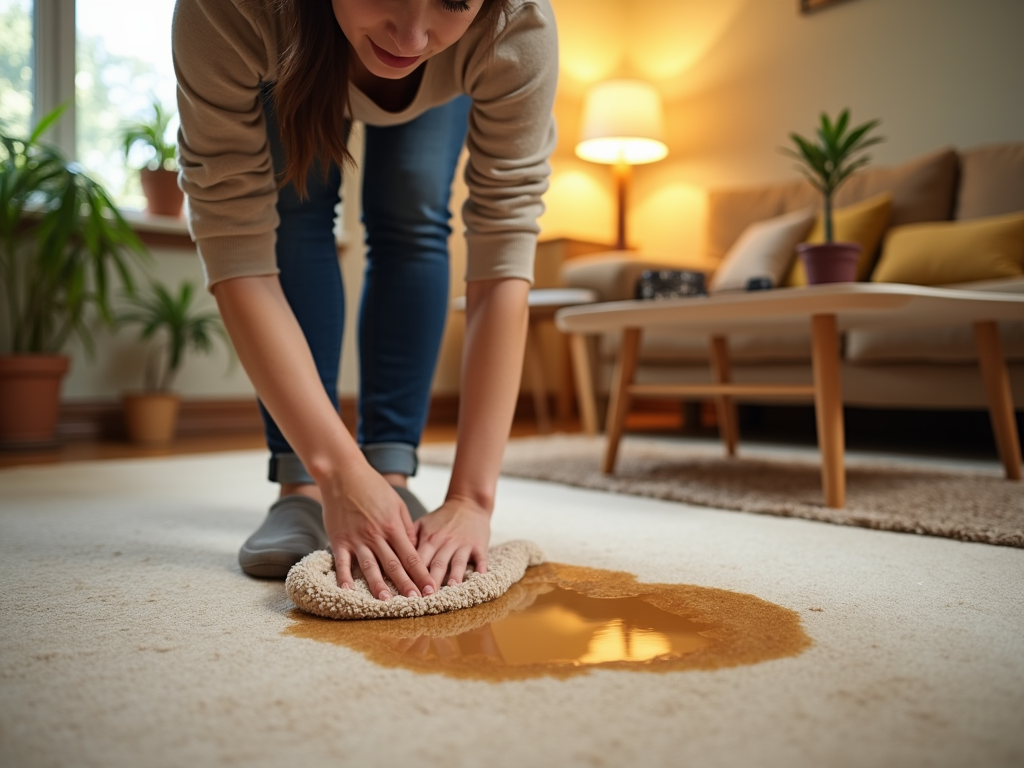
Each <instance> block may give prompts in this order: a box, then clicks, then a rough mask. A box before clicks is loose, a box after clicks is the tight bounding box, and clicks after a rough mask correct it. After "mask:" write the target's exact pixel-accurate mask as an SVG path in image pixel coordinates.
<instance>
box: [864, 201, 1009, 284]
mask: <svg viewBox="0 0 1024 768" xmlns="http://www.w3.org/2000/svg"><path fill="white" fill-rule="evenodd" d="M1021 274H1024V212H1022V213H1013V214H1010V215H1009V216H992V217H990V218H985V219H972V220H970V221H940V222H935V223H931V224H908V225H907V226H905V227H896V228H894V229H893V230H891V231H890V232H889V235H888V237H886V239H885V248H884V249H883V251H882V258H881V259H879V261H878V267H877V268H876V269H875V273H874V275H873V276H872V278H871V279H872V280H873V281H874V282H876V283H910V284H912V285H948V284H950V283H969V282H973V281H975V280H991V279H993V278H997V277H1013V276H1014V275H1021Z"/></svg>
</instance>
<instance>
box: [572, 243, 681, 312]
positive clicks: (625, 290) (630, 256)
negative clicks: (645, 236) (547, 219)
mask: <svg viewBox="0 0 1024 768" xmlns="http://www.w3.org/2000/svg"><path fill="white" fill-rule="evenodd" d="M683 268H684V267H682V266H680V264H679V263H678V261H675V262H673V261H670V260H669V259H667V258H666V259H659V258H653V257H649V256H643V255H640V254H637V253H634V252H633V251H608V252H607V253H598V254H593V255H589V256H580V257H577V258H575V259H570V260H569V261H567V262H565V263H564V264H562V269H561V279H562V284H563V285H565V286H567V287H569V288H589V289H590V290H592V291H594V292H596V293H597V296H598V300H599V301H626V300H629V299H632V298H633V297H634V295H635V290H636V281H637V279H638V278H639V277H640V275H641V273H642V272H644V271H645V270H648V269H683Z"/></svg>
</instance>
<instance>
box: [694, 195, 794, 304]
mask: <svg viewBox="0 0 1024 768" xmlns="http://www.w3.org/2000/svg"><path fill="white" fill-rule="evenodd" d="M812 224H814V209H813V208H806V209H804V210H802V211H796V212H795V213H787V214H785V215H784V216H778V217H776V218H774V219H768V220H767V221H758V222H755V223H754V224H751V225H750V226H749V227H747V228H746V229H745V230H744V231H743V234H742V235H740V237H739V240H737V241H736V243H735V244H734V245H733V247H732V248H730V249H729V252H728V253H727V254H726V255H725V258H724V259H722V264H721V266H720V267H719V268H718V269H717V270H716V271H715V275H714V277H712V278H711V285H710V286H709V288H710V290H711V292H712V293H715V292H717V291H738V290H743V289H744V288H746V287H747V280H749V279H750V278H752V277H770V278H771V279H772V283H773V284H774V285H779V283H780V282H781V281H782V277H783V275H785V274H786V270H787V269H789V263H790V261H791V260H792V258H793V252H794V250H795V249H796V246H797V244H798V243H801V242H803V239H804V238H805V237H807V233H808V232H810V231H811V225H812Z"/></svg>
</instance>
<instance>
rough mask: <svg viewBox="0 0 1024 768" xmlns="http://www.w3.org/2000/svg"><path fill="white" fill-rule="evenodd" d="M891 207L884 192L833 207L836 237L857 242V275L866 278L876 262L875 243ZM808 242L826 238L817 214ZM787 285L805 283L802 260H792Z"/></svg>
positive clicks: (840, 240)
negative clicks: (841, 206)
mask: <svg viewBox="0 0 1024 768" xmlns="http://www.w3.org/2000/svg"><path fill="white" fill-rule="evenodd" d="M891 211H892V197H890V196H889V194H888V193H887V192H883V193H882V194H880V195H876V196H875V197H872V198H869V199H868V200H864V201H862V202H860V203H854V204H853V205H848V206H846V207H845V208H836V209H835V211H833V213H832V219H833V222H832V223H833V226H834V228H835V229H834V232H833V235H834V237H835V241H836V242H837V243H857V245H859V246H860V247H861V254H860V260H859V261H858V262H857V279H858V280H865V279H867V277H868V275H870V274H871V268H872V267H873V266H874V264H875V254H876V253H877V252H878V244H879V243H880V242H881V241H882V235H883V234H884V233H885V227H886V225H887V224H888V223H889V215H890V212H891ZM807 242H808V243H824V242H825V223H824V217H823V216H822V215H821V214H818V217H817V219H816V220H815V222H814V229H812V230H811V234H810V235H808V236H807ZM785 284H786V285H787V286H799V285H807V274H806V273H805V272H804V265H803V262H802V261H800V260H799V259H794V260H793V266H792V268H791V269H790V270H789V276H788V277H787V278H786V282H785Z"/></svg>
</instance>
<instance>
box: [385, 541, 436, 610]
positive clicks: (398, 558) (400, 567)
mask: <svg viewBox="0 0 1024 768" xmlns="http://www.w3.org/2000/svg"><path fill="white" fill-rule="evenodd" d="M382 544H383V546H385V547H387V546H388V544H390V545H391V547H394V550H392V549H391V547H388V549H387V552H388V553H390V554H391V557H392V558H394V564H393V565H394V566H397V567H393V565H392V563H390V562H388V561H385V559H384V558H383V557H382V558H381V564H382V565H384V567H385V568H387V569H388V576H389V577H390V578H391V580H392V581H393V582H395V585H396V586H397V587H398V588H399V589H400V590H402V594H403V595H405V596H406V597H420V596H421V595H423V596H425V595H432V594H434V592H435V591H436V590H437V585H438V583H439V582H436V581H434V580H433V579H432V578H431V576H430V571H428V570H427V566H426V565H424V564H423V558H422V557H420V553H419V552H417V551H416V547H414V546H413V545H412V542H411V541H410V540H409V539H408V538H406V537H405V536H403V535H402V533H399V534H397V535H396V536H393V537H392V539H391V541H388V542H382ZM378 554H379V553H378ZM396 574H397V575H398V577H399V578H402V579H404V580H405V581H404V582H403V583H401V584H400V583H399V582H398V579H396V578H395V575H396ZM410 592H411V594H410Z"/></svg>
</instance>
